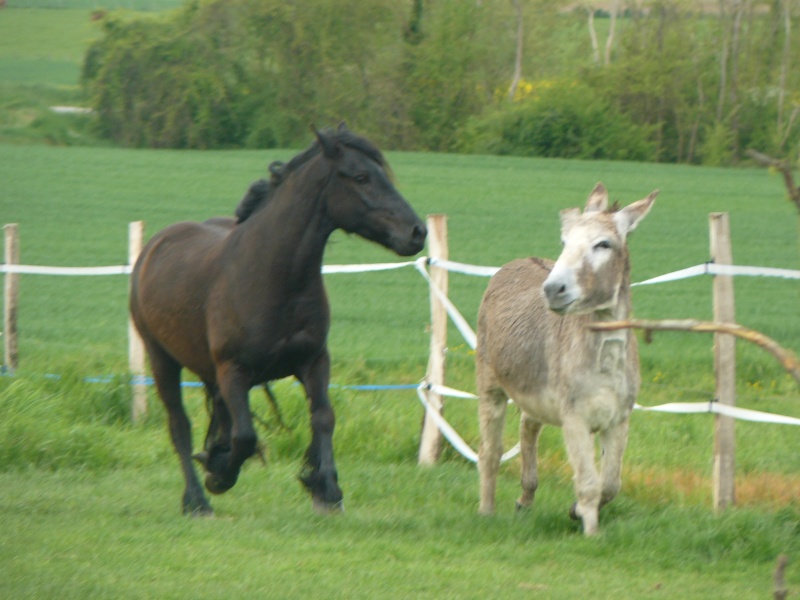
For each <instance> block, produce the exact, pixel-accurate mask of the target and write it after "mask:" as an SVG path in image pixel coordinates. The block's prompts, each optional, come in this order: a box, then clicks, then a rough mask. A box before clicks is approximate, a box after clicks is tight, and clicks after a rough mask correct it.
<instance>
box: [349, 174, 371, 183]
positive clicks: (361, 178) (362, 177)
mask: <svg viewBox="0 0 800 600" xmlns="http://www.w3.org/2000/svg"><path fill="white" fill-rule="evenodd" d="M353 181H355V182H356V183H358V184H364V183H368V182H369V175H367V174H366V173H358V174H357V175H354V176H353Z"/></svg>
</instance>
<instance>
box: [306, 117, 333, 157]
mask: <svg viewBox="0 0 800 600" xmlns="http://www.w3.org/2000/svg"><path fill="white" fill-rule="evenodd" d="M311 130H312V131H313V132H314V135H315V136H317V141H318V142H319V147H320V148H322V153H323V154H324V155H325V158H328V159H334V158H338V157H339V153H340V148H339V144H338V142H337V141H336V140H335V139H331V137H330V136H329V135H327V134H326V133H324V132H322V131H319V130H318V129H317V128H316V127H314V126H313V125H312V126H311Z"/></svg>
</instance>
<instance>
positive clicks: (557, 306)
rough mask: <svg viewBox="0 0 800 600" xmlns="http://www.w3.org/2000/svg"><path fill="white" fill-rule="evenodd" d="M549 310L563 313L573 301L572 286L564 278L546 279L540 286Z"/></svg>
mask: <svg viewBox="0 0 800 600" xmlns="http://www.w3.org/2000/svg"><path fill="white" fill-rule="evenodd" d="M542 291H544V295H545V298H547V304H548V306H549V307H550V310H552V311H554V312H557V313H563V312H566V310H567V308H568V307H569V305H570V304H572V303H573V302H574V301H575V294H574V293H573V286H571V285H569V282H568V281H567V280H566V278H564V277H548V278H547V279H546V280H545V282H544V285H543V286H542Z"/></svg>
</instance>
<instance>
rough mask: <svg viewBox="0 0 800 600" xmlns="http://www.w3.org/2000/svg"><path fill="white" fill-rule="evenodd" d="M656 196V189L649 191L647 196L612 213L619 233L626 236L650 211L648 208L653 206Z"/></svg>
mask: <svg viewBox="0 0 800 600" xmlns="http://www.w3.org/2000/svg"><path fill="white" fill-rule="evenodd" d="M656 196H658V190H654V191H653V192H651V193H650V195H649V196H647V198H644V199H642V200H637V201H636V202H634V203H633V204H629V205H628V206H626V207H625V208H623V209H622V210H620V211H618V212H615V213H614V223H615V224H616V226H617V231H619V233H620V235H622V236H626V235H628V234H629V233H630V232H631V231H633V230H634V229H636V226H637V225H638V224H639V222H640V221H641V220H642V219H644V218H645V216H646V215H647V213H649V212H650V209H651V208H652V207H653V202H655V200H656Z"/></svg>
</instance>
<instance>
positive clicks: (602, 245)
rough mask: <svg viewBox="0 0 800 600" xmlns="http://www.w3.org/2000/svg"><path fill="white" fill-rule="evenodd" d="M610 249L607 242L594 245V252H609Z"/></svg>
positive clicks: (602, 241)
mask: <svg viewBox="0 0 800 600" xmlns="http://www.w3.org/2000/svg"><path fill="white" fill-rule="evenodd" d="M610 248H611V242H609V241H608V240H600V241H599V242H597V243H596V244H595V245H594V249H595V250H601V249H602V250H609V249H610Z"/></svg>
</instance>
